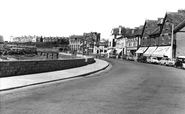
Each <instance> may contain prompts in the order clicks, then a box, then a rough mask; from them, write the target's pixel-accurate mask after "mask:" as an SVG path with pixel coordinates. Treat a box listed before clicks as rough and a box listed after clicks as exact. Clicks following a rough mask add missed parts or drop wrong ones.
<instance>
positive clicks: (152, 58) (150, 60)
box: [146, 57, 159, 64]
mask: <svg viewBox="0 0 185 114" xmlns="http://www.w3.org/2000/svg"><path fill="white" fill-rule="evenodd" d="M146 61H147V63H155V64H159V60H158V59H157V57H148V58H147V59H146Z"/></svg>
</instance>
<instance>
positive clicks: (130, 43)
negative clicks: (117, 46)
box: [126, 26, 143, 60]
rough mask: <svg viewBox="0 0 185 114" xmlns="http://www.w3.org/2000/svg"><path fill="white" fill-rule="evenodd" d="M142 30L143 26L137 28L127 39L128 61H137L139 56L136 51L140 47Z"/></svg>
mask: <svg viewBox="0 0 185 114" xmlns="http://www.w3.org/2000/svg"><path fill="white" fill-rule="evenodd" d="M142 30H143V26H140V27H136V28H135V29H133V30H132V33H131V35H130V37H127V39H126V50H127V51H126V52H127V53H126V56H127V59H132V60H136V59H137V57H138V54H137V53H136V51H137V49H138V48H139V45H140V41H141V34H142Z"/></svg>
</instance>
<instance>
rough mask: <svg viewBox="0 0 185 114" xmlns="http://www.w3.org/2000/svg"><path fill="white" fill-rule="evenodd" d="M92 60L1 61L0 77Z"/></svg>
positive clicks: (46, 70) (79, 63)
mask: <svg viewBox="0 0 185 114" xmlns="http://www.w3.org/2000/svg"><path fill="white" fill-rule="evenodd" d="M94 62H95V60H94V58H87V59H70V60H39V61H1V62H0V78H1V77H8V76H17V75H23V74H33V73H41V72H49V71H56V70H63V69H69V68H75V67H80V66H84V65H87V64H91V63H94Z"/></svg>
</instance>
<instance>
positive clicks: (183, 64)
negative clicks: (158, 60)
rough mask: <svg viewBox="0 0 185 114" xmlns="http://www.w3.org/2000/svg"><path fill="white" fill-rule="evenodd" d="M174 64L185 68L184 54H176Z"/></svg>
mask: <svg viewBox="0 0 185 114" xmlns="http://www.w3.org/2000/svg"><path fill="white" fill-rule="evenodd" d="M174 66H175V67H176V68H183V69H185V56H178V57H177V59H176V61H175V64H174Z"/></svg>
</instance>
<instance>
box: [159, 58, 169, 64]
mask: <svg viewBox="0 0 185 114" xmlns="http://www.w3.org/2000/svg"><path fill="white" fill-rule="evenodd" d="M168 60H169V59H168V58H167V57H163V58H162V59H161V60H160V61H159V64H160V65H167V62H168Z"/></svg>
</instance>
